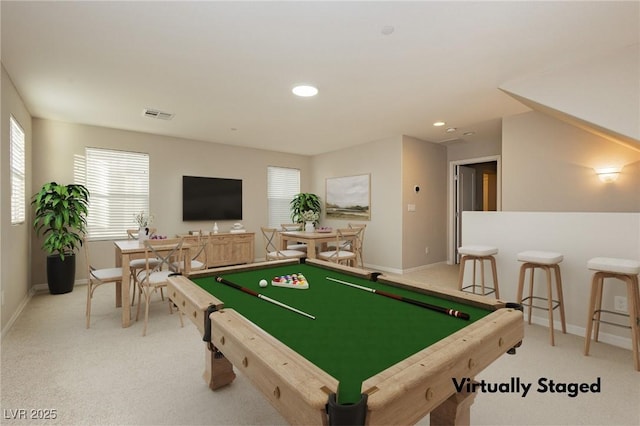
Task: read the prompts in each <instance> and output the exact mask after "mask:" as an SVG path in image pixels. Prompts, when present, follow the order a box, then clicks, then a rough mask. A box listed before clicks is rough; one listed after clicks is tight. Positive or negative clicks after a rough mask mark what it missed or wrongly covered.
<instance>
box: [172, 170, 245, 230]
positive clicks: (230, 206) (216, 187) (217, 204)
mask: <svg viewBox="0 0 640 426" xmlns="http://www.w3.org/2000/svg"><path fill="white" fill-rule="evenodd" d="M182 220H184V221H188V220H242V180H241V179H223V178H211V177H198V176H182Z"/></svg>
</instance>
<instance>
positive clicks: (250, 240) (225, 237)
mask: <svg viewBox="0 0 640 426" xmlns="http://www.w3.org/2000/svg"><path fill="white" fill-rule="evenodd" d="M180 237H184V240H185V241H193V242H196V241H197V240H198V236H197V235H180ZM201 238H204V239H206V240H207V241H208V242H207V247H206V248H205V249H204V252H205V253H203V254H202V255H201V256H199V257H198V260H200V261H201V262H205V263H206V265H207V268H216V267H218V266H230V265H239V264H242V263H253V260H254V250H255V232H242V233H228V232H224V233H218V234H211V235H203V236H202V237H201Z"/></svg>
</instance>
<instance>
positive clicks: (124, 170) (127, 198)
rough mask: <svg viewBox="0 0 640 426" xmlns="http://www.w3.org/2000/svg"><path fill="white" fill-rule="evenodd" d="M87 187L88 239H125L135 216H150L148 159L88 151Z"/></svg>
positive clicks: (140, 156)
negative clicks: (88, 195)
mask: <svg viewBox="0 0 640 426" xmlns="http://www.w3.org/2000/svg"><path fill="white" fill-rule="evenodd" d="M85 155H86V186H87V189H89V192H90V194H91V196H90V199H89V215H88V216H87V230H88V234H89V237H90V238H91V239H113V238H126V235H127V232H126V230H127V229H137V227H138V224H137V223H136V222H135V220H134V216H135V215H136V214H138V213H140V212H145V213H146V214H149V213H150V212H149V155H148V154H145V153H139V152H127V151H114V150H107V149H99V148H87V149H86V151H85Z"/></svg>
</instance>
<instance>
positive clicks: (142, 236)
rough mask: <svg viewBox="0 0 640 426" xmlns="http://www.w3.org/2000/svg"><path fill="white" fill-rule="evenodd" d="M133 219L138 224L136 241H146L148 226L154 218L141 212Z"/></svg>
mask: <svg viewBox="0 0 640 426" xmlns="http://www.w3.org/2000/svg"><path fill="white" fill-rule="evenodd" d="M133 218H134V220H135V221H136V223H137V224H138V240H140V241H144V240H148V239H149V226H150V225H151V223H152V222H153V219H154V216H153V215H152V214H146V213H145V212H144V210H143V211H141V212H140V213H138V214H136V215H134V216H133Z"/></svg>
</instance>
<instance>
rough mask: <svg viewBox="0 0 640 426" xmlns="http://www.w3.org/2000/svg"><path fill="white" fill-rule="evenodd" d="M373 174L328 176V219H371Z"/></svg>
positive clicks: (326, 211)
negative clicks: (371, 183) (371, 181)
mask: <svg viewBox="0 0 640 426" xmlns="http://www.w3.org/2000/svg"><path fill="white" fill-rule="evenodd" d="M370 180H371V175H369V174H366V175H358V176H345V177H336V178H327V193H326V197H325V214H326V217H327V219H344V220H370V219H371V206H370V204H371V195H370V194H371V189H370Z"/></svg>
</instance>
